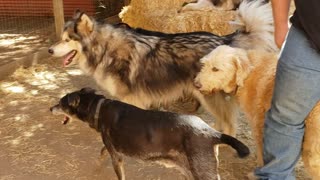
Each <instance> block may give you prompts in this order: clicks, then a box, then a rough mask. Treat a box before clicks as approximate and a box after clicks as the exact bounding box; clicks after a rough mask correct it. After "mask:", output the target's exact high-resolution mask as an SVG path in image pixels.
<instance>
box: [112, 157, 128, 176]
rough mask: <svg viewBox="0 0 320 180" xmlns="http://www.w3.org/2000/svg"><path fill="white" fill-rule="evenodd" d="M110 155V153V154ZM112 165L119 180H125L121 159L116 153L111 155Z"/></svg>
mask: <svg viewBox="0 0 320 180" xmlns="http://www.w3.org/2000/svg"><path fill="white" fill-rule="evenodd" d="M110 154H111V153H110ZM111 159H112V165H113V168H114V171H115V172H116V174H117V176H118V179H119V180H125V179H126V178H125V174H124V169H123V159H122V157H121V156H120V155H119V154H118V153H112V154H111Z"/></svg>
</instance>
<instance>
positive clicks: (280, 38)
mask: <svg viewBox="0 0 320 180" xmlns="http://www.w3.org/2000/svg"><path fill="white" fill-rule="evenodd" d="M288 30H289V25H288V23H287V22H285V23H281V24H279V25H278V26H275V31H274V40H275V43H276V45H277V46H278V48H281V46H282V44H283V42H284V40H285V38H286V36H287V33H288Z"/></svg>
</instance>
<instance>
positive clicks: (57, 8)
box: [52, 0, 64, 38]
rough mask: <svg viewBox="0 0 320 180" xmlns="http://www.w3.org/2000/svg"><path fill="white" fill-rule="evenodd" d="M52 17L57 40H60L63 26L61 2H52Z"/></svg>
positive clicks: (53, 0)
mask: <svg viewBox="0 0 320 180" xmlns="http://www.w3.org/2000/svg"><path fill="white" fill-rule="evenodd" d="M52 2H53V15H54V23H55V28H56V35H57V38H60V36H61V33H62V30H63V26H64V12H63V0H52Z"/></svg>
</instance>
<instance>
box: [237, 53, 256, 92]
mask: <svg viewBox="0 0 320 180" xmlns="http://www.w3.org/2000/svg"><path fill="white" fill-rule="evenodd" d="M233 58H234V63H235V66H236V68H237V72H236V84H237V85H238V86H243V83H244V80H245V79H246V78H247V77H248V75H249V73H250V72H251V69H252V66H251V65H250V61H249V57H248V55H247V52H246V50H243V49H237V50H236V52H235V54H234V57H233Z"/></svg>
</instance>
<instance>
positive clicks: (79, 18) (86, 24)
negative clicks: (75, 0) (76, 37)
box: [74, 10, 94, 36]
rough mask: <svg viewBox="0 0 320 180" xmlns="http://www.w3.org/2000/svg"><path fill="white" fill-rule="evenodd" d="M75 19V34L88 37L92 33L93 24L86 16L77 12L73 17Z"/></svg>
mask: <svg viewBox="0 0 320 180" xmlns="http://www.w3.org/2000/svg"><path fill="white" fill-rule="evenodd" d="M74 19H76V31H77V33H79V34H81V35H85V36H89V35H90V34H91V32H92V31H93V26H94V22H93V20H92V19H90V17H89V16H88V15H86V14H85V13H83V12H81V11H80V10H77V11H76V12H75V15H74Z"/></svg>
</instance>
